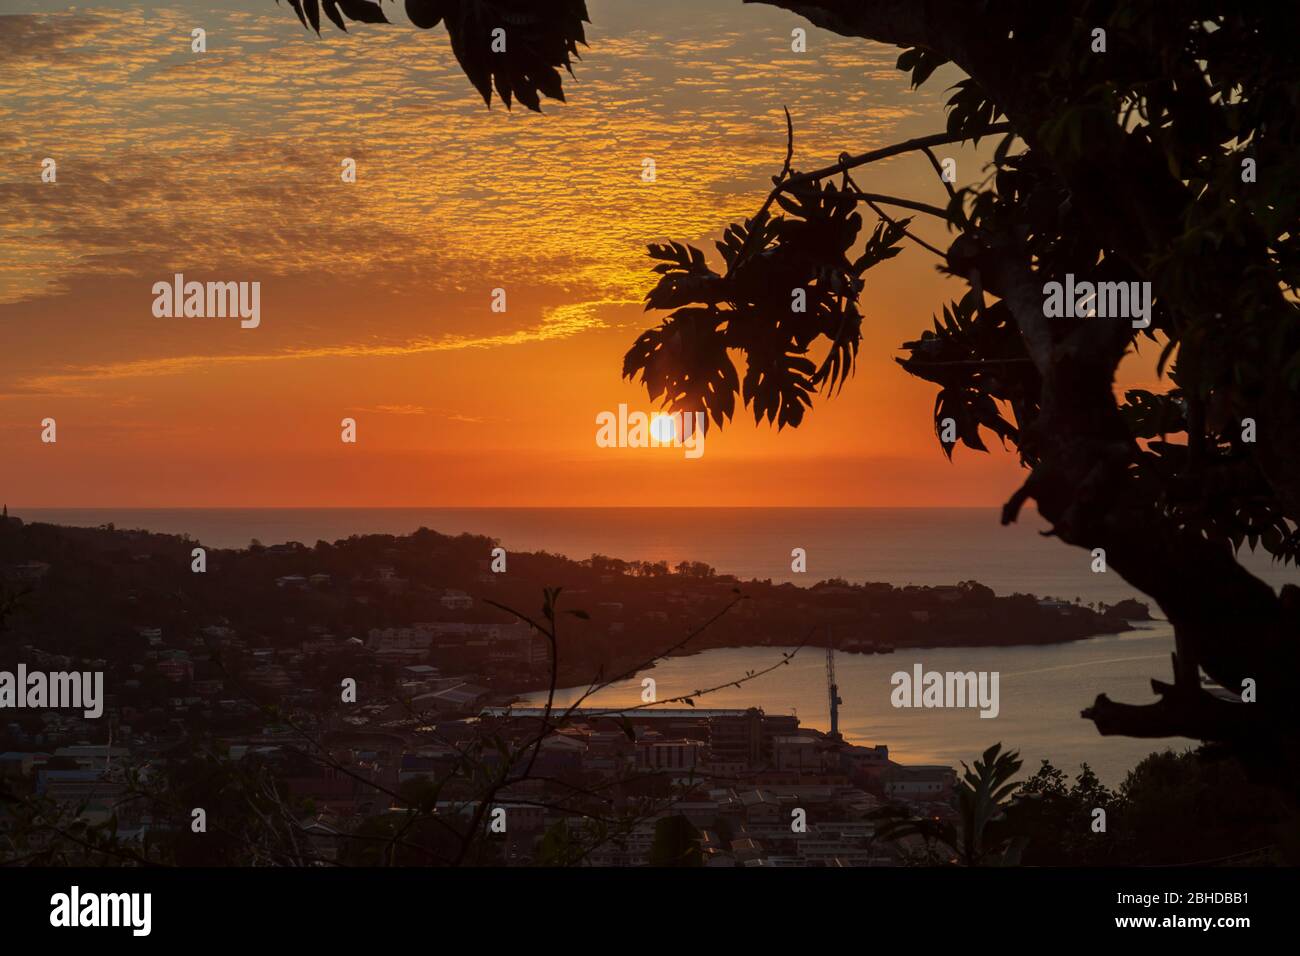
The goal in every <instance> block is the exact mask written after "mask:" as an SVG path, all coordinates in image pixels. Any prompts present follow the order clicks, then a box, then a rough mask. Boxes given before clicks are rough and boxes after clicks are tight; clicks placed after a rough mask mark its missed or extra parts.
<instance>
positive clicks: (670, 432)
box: [650, 415, 677, 443]
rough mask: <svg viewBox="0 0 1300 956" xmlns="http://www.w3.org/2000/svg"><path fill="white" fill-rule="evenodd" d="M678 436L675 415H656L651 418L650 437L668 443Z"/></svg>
mask: <svg viewBox="0 0 1300 956" xmlns="http://www.w3.org/2000/svg"><path fill="white" fill-rule="evenodd" d="M676 436H677V423H676V421H675V416H673V415H656V416H655V417H654V418H652V419H650V437H651V438H653V439H654V440H655V441H657V442H661V443H666V442H670V441H672V440H673V439H674V438H675V437H676Z"/></svg>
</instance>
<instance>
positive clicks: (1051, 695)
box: [521, 621, 1190, 786]
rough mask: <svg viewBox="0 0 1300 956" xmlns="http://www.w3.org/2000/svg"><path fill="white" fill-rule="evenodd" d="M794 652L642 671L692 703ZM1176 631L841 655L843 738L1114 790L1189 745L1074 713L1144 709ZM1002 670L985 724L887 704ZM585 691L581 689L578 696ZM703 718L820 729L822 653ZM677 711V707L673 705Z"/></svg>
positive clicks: (723, 655)
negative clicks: (1091, 780) (931, 673)
mask: <svg viewBox="0 0 1300 956" xmlns="http://www.w3.org/2000/svg"><path fill="white" fill-rule="evenodd" d="M790 649H791V648H776V647H761V648H760V647H748V648H723V649H718V650H710V651H704V652H703V653H701V654H696V655H693V656H690V657H676V658H671V659H669V660H667V661H664V662H662V663H660V664H659V665H658V666H656V667H654V668H653V669H651V670H648V671H646V672H645V675H647V676H652V677H654V679H655V684H656V688H655V689H656V693H657V694H658V696H659V698H660V699H666V698H670V697H676V696H678V695H681V694H689V693H693V692H694V691H695V690H697V689H699V688H702V687H714V686H717V685H718V684H721V683H723V682H725V681H728V680H736V679H737V678H738V677H742V676H744V674H745V673H746V672H747V671H751V670H752V671H758V670H761V669H762V668H764V667H768V666H770V665H772V664H774V663H775V662H777V661H778V660H780V657H781V653H782V652H783V651H788V650H790ZM1172 650H1173V631H1172V629H1171V628H1170V627H1169V625H1168V624H1166V623H1164V622H1163V621H1161V622H1157V623H1155V624H1153V625H1151V626H1150V627H1148V628H1145V629H1143V630H1135V631H1130V632H1128V633H1126V634H1115V635H1106V636H1104V637H1098V638H1093V639H1091V640H1087V641H1076V642H1073V643H1069V644H1055V645H1048V646H1040V647H981V648H974V649H956V648H921V649H916V648H906V649H901V650H899V651H896V652H895V653H893V654H869V655H863V654H842V653H841V654H837V655H836V656H835V676H836V680H837V681H838V684H839V689H840V697H841V698H843V701H844V702H843V703H842V704H841V705H840V732H841V733H842V734H843V735H844V737H845V739H847V740H849V741H850V742H852V743H856V744H871V745H874V744H886V745H888V747H889V752H890V756H891V757H892V758H893V759H894V760H897V761H899V762H901V763H936V764H946V765H949V766H954V767H957V766H960V764H959V761H962V760H965V761H966V762H967V763H970V762H971V760H972V759H974V758H975V757H977V756H979V754H981V753H983V751H984V750H985V749H986V748H987V747H988V746H989V745H990V744H993V743H997V742H999V741H1000V742H1001V743H1002V744H1003V746H1004V747H1010V748H1014V749H1018V750H1019V751H1020V753H1021V756H1022V757H1023V758H1024V769H1023V770H1022V771H1021V772H1022V775H1028V774H1031V773H1033V772H1034V771H1035V770H1037V769H1038V762H1039V760H1041V759H1043V758H1047V759H1050V760H1051V761H1052V763H1053V764H1054V765H1055V766H1057V767H1058V768H1060V769H1062V770H1065V771H1066V772H1067V773H1068V774H1070V775H1071V776H1073V775H1074V774H1075V773H1077V772H1078V766H1079V764H1080V763H1083V762H1085V761H1086V762H1087V763H1088V764H1089V765H1090V766H1091V767H1092V769H1093V770H1095V771H1096V772H1097V774H1098V775H1099V776H1100V777H1101V778H1102V780H1103V781H1105V782H1106V783H1107V784H1110V785H1112V786H1117V785H1118V784H1119V783H1120V782H1121V781H1122V780H1123V779H1124V774H1125V773H1126V772H1127V771H1128V770H1130V769H1131V768H1132V767H1133V766H1134V765H1135V764H1136V763H1137V762H1138V761H1139V760H1141V759H1142V758H1143V757H1145V756H1146V755H1147V754H1149V753H1151V752H1152V751H1154V750H1163V749H1165V748H1166V747H1173V748H1174V749H1176V750H1181V749H1183V748H1184V747H1187V746H1189V745H1190V741H1185V740H1131V739H1129V738H1124V737H1110V738H1103V737H1101V736H1100V735H1099V734H1098V733H1097V731H1096V729H1095V728H1094V727H1093V725H1092V722H1091V721H1087V720H1083V719H1082V718H1081V717H1080V716H1079V711H1081V710H1082V709H1083V708H1084V707H1086V706H1088V705H1089V704H1091V703H1092V702H1093V700H1094V699H1095V698H1096V696H1097V694H1099V693H1102V692H1105V693H1106V694H1107V695H1109V696H1110V697H1111V698H1112V699H1114V700H1119V701H1125V702H1128V703H1141V702H1145V701H1147V700H1149V699H1150V697H1151V687H1150V684H1149V682H1148V681H1149V678H1150V676H1152V675H1165V676H1168V670H1169V654H1170V652H1171V651H1172ZM915 663H920V664H922V665H924V669H925V670H936V671H949V670H953V671H967V670H987V671H998V672H999V674H1000V677H999V703H1000V710H999V713H998V716H997V717H994V718H983V717H980V716H979V712H978V710H973V709H972V710H939V709H930V710H926V709H916V708H898V709H895V708H894V707H893V706H892V705H891V704H890V700H889V697H890V692H891V691H892V689H893V686H892V684H891V683H890V676H891V675H892V674H893V673H894V672H895V671H900V670H901V671H908V672H909V673H910V672H911V670H912V665H913V664H915ZM585 689H586V688H582V690H585ZM578 693H579V690H578V689H577V688H570V689H567V690H564V691H561V692H559V693H558V695H557V699H558V700H559V702H560V703H561V704H562V705H567V704H569V703H571V702H572V701H573V700H574V699H575V698H576V696H577V694H578ZM545 702H546V694H545V693H540V694H531V695H529V696H528V697H527V698H525V699H524V700H523V701H521V705H530V706H541V705H542V704H544V703H545ZM640 702H641V681H640V678H639V677H638V678H637V679H634V680H628V681H623V682H620V683H618V684H614V685H611V686H610V687H608V688H606V689H605V690H603V691H601V692H599V693H598V694H596V695H593V697H591V698H590V699H589V700H588V701H587V702H586V703H585V704H584V706H594V707H623V706H629V705H634V704H639V703H640ZM696 703H697V706H699V707H710V708H725V707H753V706H758V707H762V708H763V710H764V711H766V712H767V713H770V714H795V715H796V716H798V718H799V720H800V723H801V724H803V725H804V726H809V727H816V728H818V729H820V730H827V729H829V727H830V709H829V702H828V699H827V693H826V655H825V652H824V651H823V650H822V648H819V647H811V648H804V649H803V650H802V651H800V652H799V654H798V655H797V656H796V657H795V658H794V660H793V661H791V663H789V664H786V665H783V666H781V667H780V668H778V669H777V670H775V671H773V672H772V673H770V674H766V675H764V676H763V677H760V678H758V679H757V680H754V681H751V682H749V683H747V684H743V685H741V687H740V688H736V687H727V688H724V689H723V690H720V691H717V692H716V693H712V694H709V695H708V696H707V697H704V698H701V699H700V700H698V701H697V702H696ZM675 706H682V705H680V704H678V705H675Z"/></svg>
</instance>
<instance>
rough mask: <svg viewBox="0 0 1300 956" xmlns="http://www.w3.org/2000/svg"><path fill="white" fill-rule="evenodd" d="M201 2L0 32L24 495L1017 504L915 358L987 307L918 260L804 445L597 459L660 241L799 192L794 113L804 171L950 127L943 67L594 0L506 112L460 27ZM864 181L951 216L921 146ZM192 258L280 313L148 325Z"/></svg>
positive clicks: (884, 272) (33, 10)
mask: <svg viewBox="0 0 1300 956" xmlns="http://www.w3.org/2000/svg"><path fill="white" fill-rule="evenodd" d="M211 6H213V5H211V4H199V3H177V4H166V5H162V6H160V7H157V8H154V7H152V6H151V7H149V8H144V7H140V6H135V5H131V4H125V3H115V4H110V5H94V6H91V7H89V8H86V9H83V10H78V11H76V12H72V13H67V12H62V13H56V12H47V11H55V10H58V9H60V7H59V6H57V5H54V4H49V3H37V2H30V0H29V2H26V3H19V4H18V5H17V9H18V10H19V11H20V12H21V13H22V15H18V16H4V17H0V155H2V156H3V160H4V161H3V164H2V166H0V170H2V171H0V205H3V208H4V209H5V211H6V215H5V217H4V220H3V221H0V249H2V250H3V253H4V254H3V256H0V345H2V347H0V496H3V497H4V499H5V500H6V501H7V502H8V504H9V505H10V507H17V508H22V507H42V506H50V507H52V506H83V507H93V506H140V507H149V506H152V507H182V506H243V507H253V506H294V505H297V506H382V505H392V506H398V505H431V506H432V505H447V506H450V505H461V506H473V505H482V506H548V505H640V506H648V505H673V506H685V505H799V504H805V505H827V506H829V505H880V506H912V505H976V504H989V503H995V502H1000V501H1002V500H1003V499H1005V497H1006V496H1007V495H1008V494H1009V493H1010V491H1011V490H1013V489H1014V487H1015V485H1016V484H1017V482H1018V481H1019V480H1020V477H1021V476H1020V474H1019V469H1018V466H1017V465H1016V462H1015V458H1014V456H1013V455H1012V454H1011V453H1009V452H1008V453H1003V452H1001V451H995V452H994V454H992V455H987V456H986V455H976V454H973V453H968V452H964V451H963V450H959V451H958V453H957V456H956V462H955V463H954V464H949V463H948V462H947V461H946V460H945V459H944V457H943V455H942V452H941V451H940V449H939V447H938V445H937V443H936V441H935V438H934V434H933V430H932V424H931V414H932V407H933V401H934V390H933V388H932V387H931V386H929V385H927V384H925V383H923V382H920V381H918V380H915V379H912V378H911V377H909V376H907V375H906V374H905V373H903V372H902V371H901V370H900V369H899V368H898V367H897V366H896V365H895V364H894V363H893V361H892V359H893V356H894V355H896V354H898V353H897V347H898V345H899V343H901V342H902V341H903V340H904V339H907V338H910V337H913V336H915V335H916V334H918V333H919V332H920V331H921V330H922V329H923V328H924V327H926V326H927V325H928V324H929V317H930V315H931V314H932V313H933V312H934V311H935V310H936V309H937V308H938V307H939V306H941V304H942V303H943V301H944V300H945V299H946V298H949V297H955V296H957V295H960V294H961V291H962V288H961V287H960V286H958V285H956V284H955V283H951V282H948V281H945V280H942V279H940V278H939V277H938V276H937V275H936V274H935V272H934V263H935V261H936V260H935V259H934V258H933V257H932V256H930V255H929V254H928V253H925V252H924V251H923V250H920V249H918V248H916V247H909V248H908V249H907V250H906V252H905V253H904V255H902V256H900V257H899V258H898V259H896V260H894V261H892V262H890V263H887V264H886V265H885V266H883V267H880V268H878V269H877V270H874V271H872V272H871V273H869V274H868V287H867V291H866V292H865V293H864V296H863V309H864V312H865V314H866V316H867V321H866V323H865V326H864V341H863V345H862V349H861V353H860V360H859V367H858V370H857V374H856V376H855V378H854V379H853V380H852V381H851V382H850V383H849V385H848V386H847V387H846V388H845V390H844V392H843V393H842V394H841V395H839V396H838V397H836V398H834V399H830V400H823V401H819V402H818V404H817V406H816V408H815V410H814V413H813V414H812V415H810V416H809V417H808V418H807V419H806V421H805V424H804V425H803V427H801V428H800V429H799V430H798V431H793V432H792V431H791V430H789V429H787V430H785V431H783V432H781V433H778V432H777V431H776V430H775V429H772V428H769V427H767V426H766V425H764V426H761V427H755V426H754V425H753V424H752V417H751V416H749V415H748V413H743V414H742V415H739V416H738V417H737V420H736V421H735V422H734V423H733V424H731V425H730V426H729V427H728V428H727V429H725V431H723V432H721V433H720V432H718V431H716V430H714V431H710V433H709V435H708V438H707V443H706V452H705V454H704V455H703V457H701V458H699V459H697V460H689V459H686V458H685V457H684V456H683V455H682V453H681V451H680V450H673V449H604V448H599V447H597V446H596V444H595V432H596V425H595V418H596V415H597V414H598V413H599V412H601V411H604V410H616V409H617V408H618V405H619V403H621V402H626V403H628V404H629V405H630V406H631V407H632V408H633V409H642V410H645V411H650V410H651V406H650V405H649V403H648V401H647V400H646V398H645V395H644V392H643V391H642V390H641V389H640V388H639V387H637V386H634V385H631V384H629V383H625V382H623V381H621V380H620V376H619V373H620V370H621V363H622V355H623V352H624V351H625V350H626V349H627V347H628V346H629V345H630V344H631V343H632V341H633V339H634V338H635V337H636V335H637V334H638V333H639V332H640V331H642V330H643V329H645V328H648V327H650V326H651V325H653V324H655V322H656V321H657V320H656V317H655V316H654V315H651V314H647V313H644V312H643V311H642V309H641V305H640V302H641V299H642V297H643V296H644V294H645V292H646V291H647V290H648V289H649V288H650V286H651V285H652V284H653V276H652V274H651V273H650V272H649V270H648V267H649V265H651V262H650V260H648V259H647V258H646V256H645V254H644V246H645V244H646V243H647V242H661V241H665V240H667V239H676V240H679V241H686V242H692V243H694V244H696V245H700V246H702V247H704V248H706V249H707V250H708V251H709V252H710V255H711V256H712V241H713V239H714V238H716V237H717V235H718V234H719V232H720V231H721V229H722V228H724V227H725V226H726V225H727V224H728V223H729V222H731V221H733V220H736V219H740V218H742V217H744V216H746V215H749V214H752V213H753V211H755V210H756V209H757V208H758V206H759V204H760V203H761V201H762V196H763V195H764V193H765V188H766V185H767V184H768V183H769V177H770V176H771V175H772V174H773V173H774V172H776V171H777V169H778V168H779V165H780V161H781V159H782V156H783V150H784V132H785V131H784V120H783V115H782V106H788V107H789V108H790V111H791V113H792V115H793V117H794V122H795V129H796V166H798V167H802V168H805V169H807V168H812V167H814V166H818V165H822V164H825V163H827V162H831V161H833V160H834V159H835V157H836V156H837V155H838V154H839V153H840V152H841V151H844V150H847V151H851V152H857V151H861V150H864V149H869V148H872V147H874V146H879V145H883V144H886V143H889V142H892V141H895V140H898V139H903V138H907V137H909V136H915V135H920V134H923V133H928V132H934V131H937V130H940V129H942V128H943V112H942V106H941V103H942V90H943V87H945V86H946V85H948V83H949V82H951V81H952V79H953V76H952V75H945V74H943V73H941V74H940V75H938V76H937V77H936V78H935V79H934V80H932V81H931V83H930V84H927V87H926V88H925V89H923V90H922V91H919V92H914V91H911V90H909V89H908V88H907V84H906V81H905V78H904V74H902V73H899V72H897V71H895V70H894V69H893V62H894V60H895V58H896V56H897V51H896V50H894V49H891V48H885V47H881V46H876V45H870V44H866V43H863V42H861V41H852V40H847V39H843V38H837V37H835V36H833V35H831V34H828V33H824V32H822V31H819V30H816V29H815V28H811V27H808V24H807V23H806V22H805V21H803V20H801V19H799V18H797V17H795V16H793V15H790V14H786V13H783V12H781V11H777V10H773V9H770V8H767V7H755V6H744V5H741V4H739V3H736V2H732V0H702V2H691V3H683V2H672V3H664V4H640V3H636V4H634V3H631V2H629V0H609V2H600V0H594V2H591V3H590V8H591V13H592V19H593V20H594V24H593V25H592V27H591V28H590V29H589V33H588V37H589V40H590V41H591V48H590V49H589V50H584V51H583V60H582V62H581V63H579V64H578V65H577V67H576V72H577V79H576V80H572V81H569V82H568V83H567V84H566V92H567V95H568V98H569V102H568V103H567V104H558V103H550V104H548V105H547V106H546V112H545V113H544V115H541V116H538V115H537V114H533V113H528V112H526V111H522V110H515V111H514V112H507V111H506V110H505V109H504V108H502V107H501V106H500V105H499V104H495V105H494V106H493V108H492V109H491V110H488V109H485V108H484V107H483V105H482V102H481V101H480V100H479V99H478V98H477V95H476V94H475V93H474V92H473V90H472V89H471V87H470V86H469V84H468V82H467V81H466V80H465V79H464V77H463V76H462V75H461V73H460V72H459V69H458V68H457V67H456V65H455V62H454V59H453V58H452V56H451V53H450V49H449V47H448V44H447V41H446V36H445V33H444V32H443V31H442V30H441V28H439V29H437V30H434V31H431V32H424V31H418V30H415V29H413V28H411V27H409V26H408V25H407V24H406V23H405V22H404V20H403V21H402V22H401V23H395V24H394V25H392V26H387V27H384V26H370V27H367V26H364V25H356V26H354V27H353V28H352V33H351V34H349V35H345V34H341V33H339V32H337V31H333V30H329V31H326V32H325V33H324V36H323V37H322V38H320V39H318V38H316V37H315V36H314V35H311V34H308V33H306V32H305V31H303V30H302V28H301V27H300V25H299V24H298V22H297V20H296V19H295V18H294V17H293V15H292V13H291V11H289V10H288V8H287V7H284V6H280V7H277V6H276V5H275V4H274V3H272V2H271V0H240V2H236V3H231V4H229V7H230V9H223V10H222V11H221V12H219V13H216V14H214V13H212V12H210V10H209V8H210V7H211ZM146 10H147V12H146ZM391 16H392V17H393V18H394V19H398V20H400V19H402V18H401V14H400V13H398V12H394V13H392V14H391ZM196 26H202V27H203V28H204V29H205V30H206V31H207V34H208V52H207V53H206V54H193V53H191V52H190V49H189V45H190V44H189V37H190V31H191V30H192V29H193V28H194V27H196ZM794 26H804V27H808V30H809V39H808V52H807V53H805V54H802V55H800V54H794V53H791V52H790V47H789V43H790V30H791V28H792V27H794ZM982 152H983V153H987V148H986V149H984V150H982ZM945 155H953V156H955V157H956V158H957V159H958V161H959V166H958V169H959V178H960V179H962V180H973V179H977V178H979V177H980V176H981V175H982V172H981V168H980V167H981V160H980V154H977V153H975V152H972V151H962V150H946V151H945ZM47 156H48V157H52V158H54V159H55V160H56V162H57V163H58V181H57V183H55V184H45V183H41V181H40V167H41V160H42V159H43V158H44V157H47ZM343 157H352V158H355V159H356V161H357V164H358V181H357V183H356V184H355V185H345V184H343V183H341V182H340V180H339V168H340V167H339V164H340V161H341V159H342V158H343ZM645 157H652V158H654V160H655V163H656V167H657V181H656V182H655V183H653V184H647V183H643V182H642V181H641V175H640V174H641V166H642V159H643V158H645ZM859 182H860V183H866V182H870V184H871V186H872V187H873V188H876V189H878V190H879V191H882V192H887V193H895V194H906V195H910V196H914V197H918V198H927V199H930V200H932V201H940V200H941V197H942V192H941V190H940V188H939V185H938V184H937V183H936V182H935V181H934V176H933V172H932V171H931V170H930V168H929V166H928V164H927V163H926V162H925V161H924V159H923V158H917V157H910V158H900V159H896V160H891V161H889V162H887V163H882V164H879V165H878V166H873V167H872V168H871V170H870V174H869V176H862V177H859ZM921 231H922V233H923V234H925V235H926V236H927V238H929V239H930V240H931V241H932V242H935V243H937V244H940V245H946V242H945V240H944V239H943V233H942V231H940V230H936V229H933V228H930V229H928V230H927V229H924V228H922V230H921ZM178 271H179V272H183V273H184V274H185V275H186V277H187V278H191V279H198V280H209V279H215V280H223V281H224V280H232V281H252V280H257V281H260V282H261V286H262V289H261V295H262V301H261V324H260V326H259V327H258V328H256V329H241V328H240V326H239V322H238V320H231V319H199V318H189V319H185V318H171V319H167V318H155V317H154V315H153V313H152V308H151V306H152V303H153V294H152V292H151V288H152V285H153V283H154V282H156V281H160V280H163V281H170V279H171V276H172V275H173V273H174V272H178ZM496 287H504V288H505V289H506V290H507V306H508V308H507V311H506V313H504V314H497V313H494V312H492V311H491V309H490V305H491V295H492V289H493V288H496ZM47 416H48V417H53V418H55V419H56V420H57V422H58V442H57V443H56V444H53V445H50V444H42V443H41V441H40V432H41V428H40V422H41V419H43V418H45V417H47ZM344 417H353V418H355V419H356V420H357V422H358V433H359V434H358V442H357V444H355V445H347V444H344V443H342V442H341V441H340V439H339V434H340V429H339V423H340V420H341V419H342V418H344Z"/></svg>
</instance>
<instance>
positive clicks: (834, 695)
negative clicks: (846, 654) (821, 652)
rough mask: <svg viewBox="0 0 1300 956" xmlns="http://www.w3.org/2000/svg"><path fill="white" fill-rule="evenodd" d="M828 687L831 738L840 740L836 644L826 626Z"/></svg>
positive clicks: (841, 701) (839, 700)
mask: <svg viewBox="0 0 1300 956" xmlns="http://www.w3.org/2000/svg"><path fill="white" fill-rule="evenodd" d="M826 688H827V690H828V691H829V693H830V698H831V734H830V737H831V740H836V741H838V740H840V739H841V738H840V704H842V703H844V701H843V700H841V699H840V689H839V687H838V686H837V685H836V683H835V645H834V644H833V643H831V629H830V628H829V627H828V628H826Z"/></svg>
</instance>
